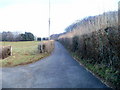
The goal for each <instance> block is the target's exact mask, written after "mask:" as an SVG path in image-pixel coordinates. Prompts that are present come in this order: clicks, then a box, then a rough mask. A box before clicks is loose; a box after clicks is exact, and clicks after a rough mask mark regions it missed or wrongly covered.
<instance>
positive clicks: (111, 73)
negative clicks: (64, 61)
mask: <svg viewBox="0 0 120 90" xmlns="http://www.w3.org/2000/svg"><path fill="white" fill-rule="evenodd" d="M70 53H71V55H72V56H73V57H74V58H75V59H76V60H77V61H78V62H79V63H81V64H82V65H83V66H84V67H85V68H87V69H88V70H90V71H91V72H92V73H94V74H95V75H96V76H97V77H98V78H100V79H101V80H102V81H103V82H104V83H106V84H107V85H109V86H110V87H112V88H119V80H118V79H119V77H118V76H119V71H116V70H114V69H113V68H109V67H106V66H105V65H104V64H102V65H101V64H91V61H90V60H84V59H81V57H80V56H79V55H78V54H77V53H75V52H71V51H70ZM116 85H117V86H116Z"/></svg>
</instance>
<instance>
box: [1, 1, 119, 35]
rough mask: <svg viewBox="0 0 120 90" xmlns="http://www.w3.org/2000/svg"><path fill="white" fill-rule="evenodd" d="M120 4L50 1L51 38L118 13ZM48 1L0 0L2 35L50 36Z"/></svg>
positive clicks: (112, 2) (113, 2)
mask: <svg viewBox="0 0 120 90" xmlns="http://www.w3.org/2000/svg"><path fill="white" fill-rule="evenodd" d="M118 1H119V0H51V32H50V33H51V34H56V33H61V32H64V29H65V28H66V27H67V26H69V25H70V24H71V23H73V22H75V21H76V20H80V19H83V18H84V17H88V16H94V15H98V14H101V13H103V12H107V11H114V10H117V9H118ZM48 19H49V0H0V32H2V31H17V32H25V31H26V32H32V33H33V34H34V35H36V36H38V37H45V36H48Z"/></svg>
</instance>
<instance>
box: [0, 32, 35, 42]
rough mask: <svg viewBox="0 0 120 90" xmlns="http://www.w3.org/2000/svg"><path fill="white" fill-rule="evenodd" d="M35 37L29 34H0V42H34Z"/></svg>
mask: <svg viewBox="0 0 120 90" xmlns="http://www.w3.org/2000/svg"><path fill="white" fill-rule="evenodd" d="M34 40H35V36H34V35H33V34H32V33H31V32H25V33H17V32H10V31H8V32H5V31H4V32H2V33H0V41H34Z"/></svg>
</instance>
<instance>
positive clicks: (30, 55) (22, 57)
mask: <svg viewBox="0 0 120 90" xmlns="http://www.w3.org/2000/svg"><path fill="white" fill-rule="evenodd" d="M0 43H2V44H3V45H4V44H5V46H7V45H11V46H12V48H13V52H12V54H13V55H12V56H10V57H8V58H5V59H4V60H0V66H1V67H11V66H17V65H25V64H29V63H33V62H36V61H38V60H40V59H42V58H44V57H47V56H49V55H50V53H38V50H37V48H38V44H39V43H40V42H37V41H27V42H5V43H4V42H0ZM52 50H53V48H52V49H51V52H52Z"/></svg>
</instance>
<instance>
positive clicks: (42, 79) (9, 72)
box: [2, 42, 107, 88]
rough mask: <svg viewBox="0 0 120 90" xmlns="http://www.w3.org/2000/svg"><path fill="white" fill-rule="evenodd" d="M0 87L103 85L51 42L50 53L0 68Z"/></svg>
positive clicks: (87, 86)
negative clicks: (37, 58) (41, 57)
mask: <svg viewBox="0 0 120 90" xmlns="http://www.w3.org/2000/svg"><path fill="white" fill-rule="evenodd" d="M2 87H3V88H107V86H106V85H104V84H103V83H102V82H101V81H100V80H98V79H97V78H96V77H95V76H93V75H92V74H91V73H90V72H89V71H87V70H86V69H85V68H84V67H83V66H81V65H80V64H79V63H78V62H76V61H75V60H74V59H73V58H72V57H71V56H70V54H69V53H68V51H67V50H66V49H65V48H64V47H63V46H62V45H61V44H60V43H59V42H55V49H54V51H53V52H52V54H51V55H50V56H49V57H47V58H44V59H42V60H40V61H37V62H35V63H32V64H28V65H23V66H17V67H12V68H2Z"/></svg>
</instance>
